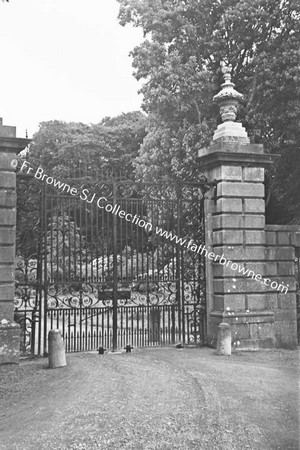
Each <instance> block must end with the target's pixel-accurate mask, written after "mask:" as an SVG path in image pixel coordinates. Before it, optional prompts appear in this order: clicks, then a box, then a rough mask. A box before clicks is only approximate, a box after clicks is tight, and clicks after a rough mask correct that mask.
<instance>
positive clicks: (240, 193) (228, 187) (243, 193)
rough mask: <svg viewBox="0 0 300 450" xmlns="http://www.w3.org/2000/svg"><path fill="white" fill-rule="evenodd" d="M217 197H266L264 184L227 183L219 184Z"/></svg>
mask: <svg viewBox="0 0 300 450" xmlns="http://www.w3.org/2000/svg"><path fill="white" fill-rule="evenodd" d="M217 195H218V196H223V197H264V195H265V189H264V185H263V184H258V183H244V182H242V183H241V182H236V183H234V182H226V181H222V182H221V183H219V184H218V187H217Z"/></svg>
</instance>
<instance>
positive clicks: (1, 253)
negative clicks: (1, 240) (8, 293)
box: [0, 230, 15, 298]
mask: <svg viewBox="0 0 300 450" xmlns="http://www.w3.org/2000/svg"><path fill="white" fill-rule="evenodd" d="M0 234H1V230H0ZM14 262H15V246H14V245H12V246H10V247H2V248H0V264H3V263H12V264H14ZM0 298H1V290H0Z"/></svg>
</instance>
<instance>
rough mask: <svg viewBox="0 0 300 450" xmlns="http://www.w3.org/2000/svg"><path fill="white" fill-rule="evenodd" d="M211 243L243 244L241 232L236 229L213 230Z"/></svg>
mask: <svg viewBox="0 0 300 450" xmlns="http://www.w3.org/2000/svg"><path fill="white" fill-rule="evenodd" d="M213 244H214V245H222V244H226V245H227V244H240V245H241V244H243V232H242V231H237V230H224V231H215V232H214V233H213Z"/></svg>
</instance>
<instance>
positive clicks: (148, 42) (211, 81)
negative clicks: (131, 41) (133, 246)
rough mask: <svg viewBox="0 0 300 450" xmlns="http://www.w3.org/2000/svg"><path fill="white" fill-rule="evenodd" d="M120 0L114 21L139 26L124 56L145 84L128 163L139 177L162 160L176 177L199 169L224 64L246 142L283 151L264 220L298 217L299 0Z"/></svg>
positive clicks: (214, 116) (212, 123) (215, 113)
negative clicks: (145, 126) (137, 41)
mask: <svg viewBox="0 0 300 450" xmlns="http://www.w3.org/2000/svg"><path fill="white" fill-rule="evenodd" d="M118 1H119V3H120V12H119V20H120V23H121V25H126V24H128V23H131V24H133V25H134V26H138V27H142V29H143V30H144V41H143V43H142V44H141V45H139V46H137V47H135V48H134V49H133V51H132V53H131V55H132V58H133V67H134V69H135V73H134V74H135V77H136V78H137V79H138V80H144V84H143V87H142V88H141V92H142V93H143V96H144V102H143V108H144V110H145V111H146V112H147V113H148V115H149V120H150V125H149V132H148V134H147V136H146V138H145V139H144V143H143V145H142V147H141V150H140V153H139V157H138V158H137V159H136V162H135V164H136V167H137V172H138V173H139V174H140V176H147V175H148V176H153V174H154V173H155V171H156V170H157V168H159V167H161V165H164V166H169V168H170V172H172V173H173V174H175V175H176V176H177V177H182V176H184V174H185V173H186V172H188V173H189V175H190V176H193V171H194V175H195V176H196V174H197V173H199V168H198V167H197V164H196V162H195V156H196V154H197V150H198V149H199V148H201V147H202V146H205V145H207V144H208V142H209V140H210V138H211V136H212V132H213V130H214V129H215V127H216V125H217V120H218V111H217V109H216V107H215V106H214V105H213V104H212V97H213V96H214V95H215V94H216V93H217V92H218V91H219V89H220V84H221V83H222V77H221V73H220V70H219V67H220V62H221V61H225V62H226V63H230V64H231V65H232V75H233V82H234V83H235V84H236V89H237V90H239V91H240V92H242V93H243V94H244V95H245V98H246V101H245V103H244V105H243V106H242V107H241V108H240V111H239V117H238V120H240V121H242V122H243V124H244V125H245V126H246V128H247V130H248V133H249V134H250V136H251V138H252V140H253V141H255V142H262V143H264V144H265V148H266V151H268V152H271V153H280V154H281V155H282V157H281V161H280V162H279V165H278V168H277V171H276V173H275V178H274V182H273V183H272V186H273V191H272V192H273V197H272V199H271V202H270V208H271V210H270V208H269V210H268V211H269V216H270V217H272V220H273V221H289V220H291V218H292V217H295V208H298V210H297V214H298V215H299V218H300V207H299V206H300V198H299V197H300V194H299V192H300V191H298V192H297V191H295V192H296V193H295V194H294V196H293V197H291V196H290V191H291V189H297V187H298V188H300V185H299V183H300V182H299V167H300V156H299V151H298V152H297V150H298V148H297V147H298V145H299V134H300V133H299V129H300V121H299V112H300V83H299V81H300V65H299V61H300V54H299V37H300V36H299V31H300V5H299V2H298V1H296V0H280V1H278V2H274V0H118ZM279 207H282V208H283V209H281V210H280V211H279ZM276 209H277V210H278V211H277V212H278V214H277V213H276ZM279 213H280V214H279Z"/></svg>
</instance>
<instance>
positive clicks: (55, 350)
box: [48, 330, 67, 369]
mask: <svg viewBox="0 0 300 450" xmlns="http://www.w3.org/2000/svg"><path fill="white" fill-rule="evenodd" d="M48 348H49V368H50V369H55V368H57V367H64V366H66V365H67V363H66V353H65V344H64V340H63V338H62V336H61V332H60V330H51V331H49V333H48Z"/></svg>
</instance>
